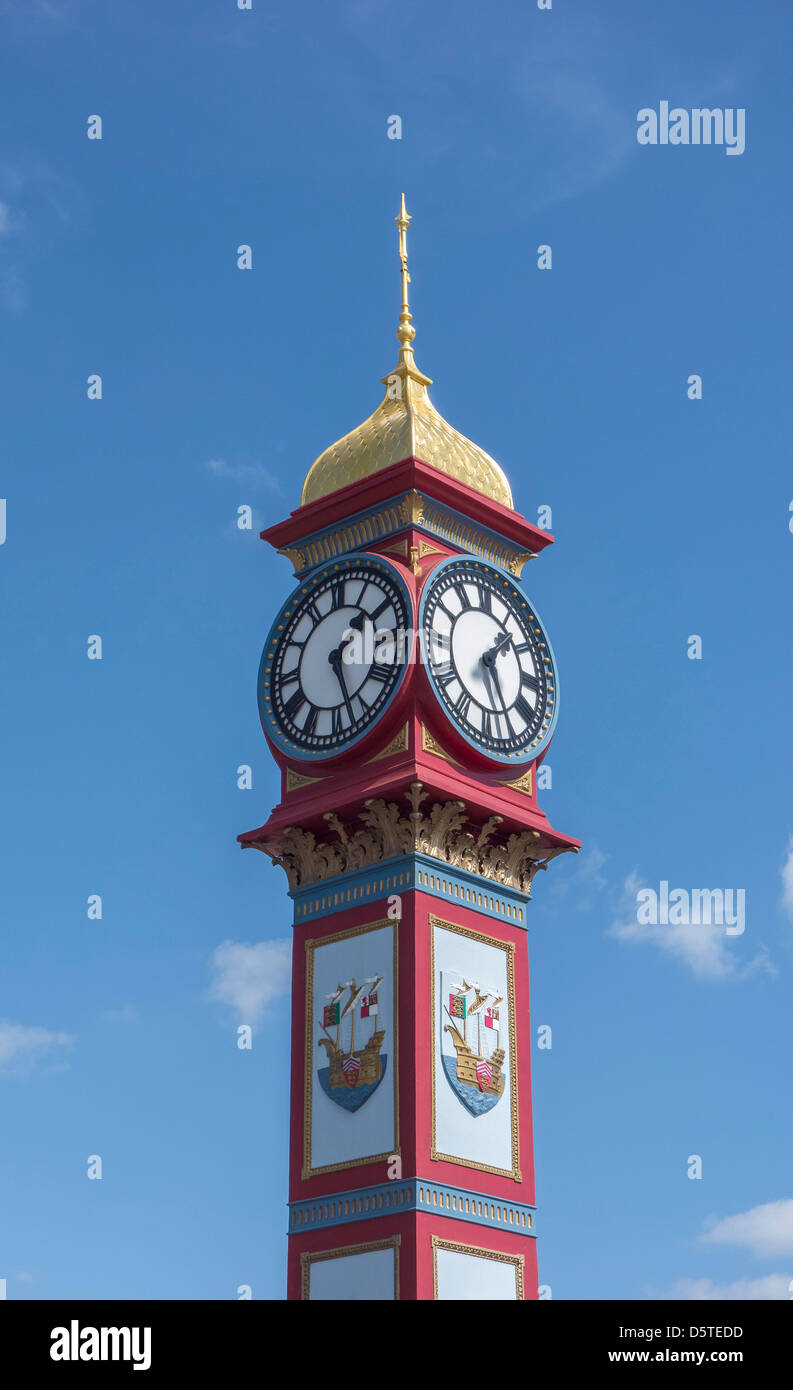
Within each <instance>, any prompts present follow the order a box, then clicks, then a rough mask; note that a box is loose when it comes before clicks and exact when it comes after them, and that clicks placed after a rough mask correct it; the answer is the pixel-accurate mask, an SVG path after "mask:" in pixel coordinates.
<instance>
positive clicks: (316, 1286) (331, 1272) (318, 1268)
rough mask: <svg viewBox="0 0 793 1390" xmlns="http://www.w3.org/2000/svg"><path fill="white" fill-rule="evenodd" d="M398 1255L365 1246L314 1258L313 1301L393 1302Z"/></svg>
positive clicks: (311, 1289) (311, 1296) (310, 1289)
mask: <svg viewBox="0 0 793 1390" xmlns="http://www.w3.org/2000/svg"><path fill="white" fill-rule="evenodd" d="M381 1089H382V1087H381ZM395 1258H396V1255H395V1252H394V1250H393V1249H391V1250H365V1251H363V1252H362V1253H361V1254H360V1255H340V1256H338V1257H337V1258H335V1259H332V1260H316V1261H313V1262H312V1265H311V1283H310V1287H309V1299H310V1301H311V1302H312V1303H315V1302H317V1301H320V1300H330V1299H332V1300H334V1301H338V1300H339V1299H342V1298H343V1299H353V1300H361V1301H363V1300H365V1301H366V1302H382V1301H384V1300H390V1301H391V1302H392V1303H393V1301H394V1260H395Z"/></svg>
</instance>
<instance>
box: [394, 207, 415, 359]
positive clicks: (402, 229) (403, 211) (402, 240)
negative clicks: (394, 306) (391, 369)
mask: <svg viewBox="0 0 793 1390" xmlns="http://www.w3.org/2000/svg"><path fill="white" fill-rule="evenodd" d="M411 220H412V219H411V216H410V213H409V212H408V210H407V208H406V207H405V195H404V193H403V194H402V203H401V206H400V209H399V216H398V217H396V218H395V219H394V221H395V222H396V224H397V226H398V228H399V264H400V267H401V270H402V312H401V313H400V315H399V327H398V329H397V338H398V339H399V342H400V344H401V347H400V353H399V355H400V358H401V359H402V361H403V362H405V361H407V359H408V354H409V355H410V356H411V357H412V356H413V348H412V346H411V344H412V342H413V339H414V338H415V336H416V330H415V328H414V327H413V325H412V319H413V315H412V314H411V312H410V305H409V304H408V285H409V284H410V276H409V274H408V227H409V226H410V223H411Z"/></svg>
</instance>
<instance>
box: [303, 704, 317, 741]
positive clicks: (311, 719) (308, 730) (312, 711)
mask: <svg viewBox="0 0 793 1390" xmlns="http://www.w3.org/2000/svg"><path fill="white" fill-rule="evenodd" d="M318 718H319V710H318V709H317V707H316V705H311V706H310V708H309V711H308V714H307V715H306V717H305V720H304V723H303V733H304V734H308V735H311V734H313V732H314V730H315V729H316V727H317V719H318Z"/></svg>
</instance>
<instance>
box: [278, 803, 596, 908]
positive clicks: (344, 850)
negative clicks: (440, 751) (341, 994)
mask: <svg viewBox="0 0 793 1390" xmlns="http://www.w3.org/2000/svg"><path fill="white" fill-rule="evenodd" d="M427 796H428V793H427V792H426V791H425V790H424V787H423V786H422V784H421V782H412V783H411V784H410V787H409V789H408V790H407V791H406V792H405V797H406V800H407V802H408V804H409V806H410V808H411V809H410V810H409V811H408V812H405V811H403V810H402V809H401V808H400V806H398V805H397V803H396V802H395V801H385V800H383V798H382V797H370V798H369V799H368V800H367V801H365V802H364V804H363V807H362V808H361V810H360V811H359V812H358V820H359V821H360V822H362V824H361V825H359V826H358V827H357V828H352V827H350V826H347V825H345V824H344V823H343V821H342V820H341V819H340V818H339V816H338V815H337V814H336V812H335V811H328V812H326V814H325V820H326V821H327V824H328V829H329V831H330V832H332V833H333V835H335V837H336V838H335V839H329V840H324V839H322V840H318V839H317V836H316V835H315V834H314V832H313V831H311V830H303V829H301V828H300V827H296V826H291V827H289V828H288V829H286V830H283V831H282V832H281V833H280V835H279V836H278V838H277V839H274V840H273V841H270V842H269V843H262V844H258V845H257V849H261V850H263V851H264V853H265V854H267V855H268V856H269V858H270V859H272V861H273V863H274V864H277V865H279V866H280V867H281V868H282V869H283V870H284V872H285V873H286V876H287V879H288V880H289V887H290V888H291V889H293V890H294V889H297V888H305V887H308V886H309V885H310V884H312V883H320V882H322V881H323V880H324V879H328V878H335V877H336V876H337V875H338V874H345V873H354V872H355V871H356V870H358V869H365V868H367V867H368V866H369V865H370V864H378V863H381V862H382V861H383V860H385V859H394V858H396V857H397V856H399V855H403V854H411V853H419V854H426V855H429V856H430V857H431V858H433V859H437V860H439V861H441V862H442V863H445V864H448V865H450V866H451V867H453V868H457V869H464V870H466V871H467V872H468V873H472V874H478V875H480V876H481V877H483V878H488V879H491V880H492V881H493V882H494V883H500V884H503V885H504V886H505V887H509V888H516V889H519V890H520V891H521V892H524V893H528V894H529V895H530V894H531V885H532V880H533V879H534V875H535V874H536V873H537V870H538V869H545V868H547V866H548V864H549V863H550V862H551V860H552V859H555V858H556V857H557V855H559V854H565V853H567V852H568V851H569V850H570V849H572V846H568V845H560V846H557V847H556V848H552V849H548V848H547V847H546V846H544V845H542V844H541V836H540V834H539V831H537V830H523V831H521V832H519V833H515V832H513V833H512V834H510V835H508V836H506V837H504V836H499V833H498V827H499V826H500V824H501V822H502V817H501V816H496V815H493V816H490V817H489V818H488V820H486V821H485V822H484V824H482V825H477V824H475V823H473V822H471V821H470V819H469V816H468V813H467V809H466V805H465V802H464V801H457V800H449V801H436V802H434V804H433V805H432V806H431V807H430V808H429V810H428V811H425V810H422V803H423V802H425V801H426V800H427Z"/></svg>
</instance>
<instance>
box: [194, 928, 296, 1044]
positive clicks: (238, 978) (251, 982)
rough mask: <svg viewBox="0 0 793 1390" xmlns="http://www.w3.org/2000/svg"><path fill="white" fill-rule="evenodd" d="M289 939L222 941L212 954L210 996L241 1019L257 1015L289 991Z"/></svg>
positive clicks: (252, 1020) (290, 946)
mask: <svg viewBox="0 0 793 1390" xmlns="http://www.w3.org/2000/svg"><path fill="white" fill-rule="evenodd" d="M291 965H292V942H291V939H290V938H289V937H281V938H279V939H277V940H275V941H259V942H257V943H256V945H254V946H249V945H246V944H245V943H244V942H241V941H222V942H221V943H220V945H219V946H218V947H216V949H215V951H214V953H213V956H212V965H211V969H212V984H211V986H210V994H211V997H212V998H213V999H219V1000H220V1002H221V1003H223V1004H228V1005H229V1007H230V1008H232V1009H233V1010H234V1012H235V1014H236V1015H237V1016H238V1018H239V1020H240V1022H242V1023H253V1022H254V1021H255V1020H256V1019H257V1018H260V1017H261V1014H262V1012H263V1011H264V1008H265V1005H267V1004H269V1003H270V1002H271V1001H272V1000H273V999H277V998H279V997H280V996H281V995H286V994H288V992H289V984H290V972H291Z"/></svg>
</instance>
